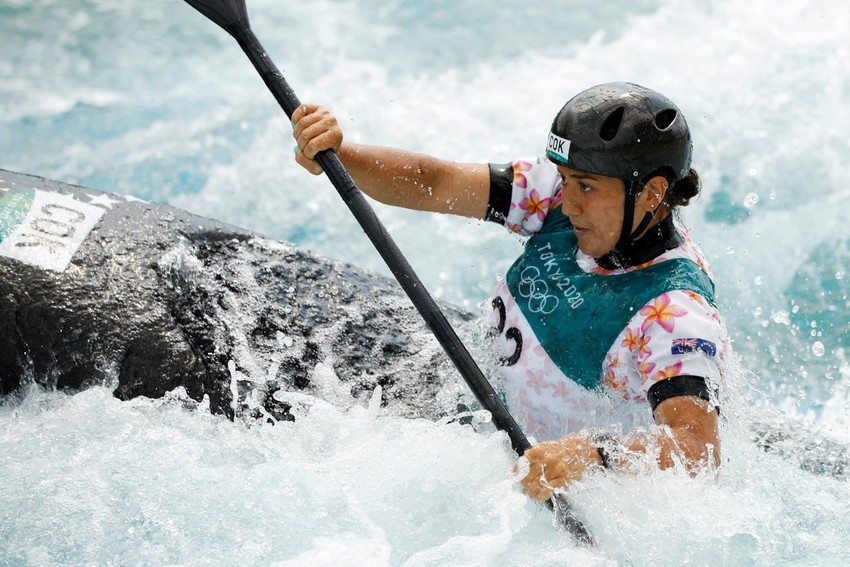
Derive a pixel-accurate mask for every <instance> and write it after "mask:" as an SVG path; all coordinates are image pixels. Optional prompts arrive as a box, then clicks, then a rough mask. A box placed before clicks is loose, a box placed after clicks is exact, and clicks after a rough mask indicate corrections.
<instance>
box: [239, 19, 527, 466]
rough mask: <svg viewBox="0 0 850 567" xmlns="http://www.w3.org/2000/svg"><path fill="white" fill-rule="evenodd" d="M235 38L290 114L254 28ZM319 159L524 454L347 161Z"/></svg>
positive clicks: (289, 102) (329, 153)
mask: <svg viewBox="0 0 850 567" xmlns="http://www.w3.org/2000/svg"><path fill="white" fill-rule="evenodd" d="M234 37H235V38H236V40H237V41H238V42H239V45H240V46H241V47H242V49H243V50H244V51H245V53H246V54H247V55H248V58H249V59H250V60H251V63H253V64H254V67H255V68H256V69H257V71H258V72H259V73H260V76H261V77H262V78H263V81H264V82H265V83H266V86H267V87H268V88H269V90H270V91H271V92H272V94H273V95H274V97H275V99H277V101H278V103H279V104H280V106H281V108H283V110H284V112H286V115H287V116H288V117H290V118H291V117H292V113H293V112H294V111H295V109H296V108H298V106H300V104H301V102H300V101H299V100H298V97H297V96H296V95H295V92H294V91H293V90H292V88H291V87H290V86H289V84H288V83H287V82H286V79H284V77H283V75H282V74H281V73H280V71H278V69H277V67H275V64H274V63H273V62H272V60H271V59H270V58H269V57H268V55H267V54H266V52H265V51H264V50H263V48H262V46H261V45H260V42H259V40H258V39H257V37H256V36H255V35H254V33H253V32H252V31H251V30H250V29H244V28H243V29H242V30H241V31H240V32H239V33H234ZM316 160H317V161H318V162H319V164H321V166H322V169H324V170H325V173H326V174H327V176H328V179H330V180H331V183H333V185H334V187H336V190H337V191H338V192H339V194H340V196H341V197H342V199H343V201H345V204H346V205H348V208H349V209H351V212H352V213H353V214H354V217H355V218H356V219H357V222H358V223H360V226H361V227H362V228H363V230H364V231H365V232H366V235H367V236H368V237H369V239H370V240H371V241H372V244H374V246H375V248H376V249H377V250H378V253H379V254H380V255H381V257H382V258H383V259H384V261H385V262H386V264H387V266H389V268H390V270H391V271H392V272H393V275H395V277H396V279H397V280H398V283H399V284H400V285H401V287H402V289H404V291H405V293H406V294H407V295H408V297H410V300H411V301H412V302H413V305H414V306H415V307H416V309H417V310H418V311H419V314H420V315H421V316H422V318H423V319H424V320H425V322H426V324H427V325H428V327H429V328H430V329H431V332H432V333H434V336H435V337H436V338H437V340H438V341H439V343H440V344H441V345H442V346H443V348H444V349H445V350H446V353H447V354H448V356H449V358H450V359H451V360H452V362H453V363H454V365H455V366H456V367H457V369H458V371H459V372H460V373H461V375H462V376H463V378H464V379H465V380H466V382H467V384H468V385H469V387H470V389H472V391H473V393H474V394H475V397H476V398H478V401H479V402H480V403H481V405H482V406H484V408H485V409H487V410H488V411H489V412H490V413H491V414H492V415H493V423H494V424H495V425H496V427H498V428H499V429H501V430H503V431H505V432H506V433H507V434H508V436H509V437H510V439H511V445H512V446H513V448H514V450H515V451H516V452H517V453H518V454H520V455H522V454H523V453H524V452H525V451H526V450H527V449H528V448H529V447H531V444H530V443H529V442H528V439H527V438H526V437H525V435H524V434H523V433H522V430H521V429H520V427H519V425H518V424H517V423H516V421H515V420H514V418H513V417H512V416H511V415H510V413H508V411H507V409H506V408H505V406H504V405H503V404H502V402H501V400H500V399H499V397H498V395H497V393H496V391H495V390H494V389H493V387H492V386H491V385H490V383H489V382H488V381H487V379H486V378H485V377H484V374H483V373H482V372H481V369H480V368H478V365H477V364H476V363H475V361H474V360H473V358H472V356H471V355H470V354H469V351H468V350H467V349H466V347H464V345H463V343H462V342H461V341H460V339H459V338H458V336H457V334H456V333H455V331H454V329H453V328H452V326H451V325H450V324H449V322H448V321H447V320H446V318H445V316H444V315H443V313H442V311H441V310H440V308H439V307H438V306H437V303H436V302H435V301H434V298H433V297H431V294H430V293H428V290H427V289H425V286H424V285H423V284H422V282H421V281H420V280H419V278H418V276H417V275H416V273H415V272H414V271H413V268H411V266H410V264H408V262H407V259H406V258H405V257H404V255H403V254H402V253H401V251H400V250H399V249H398V246H396V244H395V242H394V241H393V239H392V237H391V236H390V235H389V234H388V233H387V231H386V229H385V228H384V226H383V224H382V223H381V221H380V220H379V219H378V217H377V216H376V215H375V212H374V210H373V209H372V207H371V206H370V205H369V203H368V202H367V201H366V198H365V197H364V196H363V193H362V192H361V191H360V189H359V188H358V187H357V185H356V184H355V183H354V180H353V179H352V178H351V175H350V174H349V173H348V171H347V170H346V169H345V166H343V165H342V162H341V161H340V159H339V156H337V155H336V153H335V152H333V150H325V151H323V152H320V153H319V154H318V155H317V156H316Z"/></svg>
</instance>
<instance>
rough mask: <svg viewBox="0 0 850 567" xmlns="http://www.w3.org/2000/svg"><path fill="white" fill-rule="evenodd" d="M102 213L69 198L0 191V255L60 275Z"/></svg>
mask: <svg viewBox="0 0 850 567" xmlns="http://www.w3.org/2000/svg"><path fill="white" fill-rule="evenodd" d="M103 213H104V209H102V208H100V207H95V206H93V205H89V204H87V203H82V202H80V201H77V200H76V199H74V198H73V197H71V196H70V195H60V194H59V193H52V192H50V191H42V190H39V189H33V188H31V187H23V186H20V185H13V186H12V187H11V188H0V256H6V257H7V258H13V259H15V260H18V261H20V262H23V263H25V264H30V265H32V266H38V267H40V268H43V269H45V270H52V271H55V272H64V271H65V269H67V267H68V264H70V262H71V258H72V257H73V256H74V253H75V252H76V251H77V250H78V249H79V247H80V245H81V244H82V243H83V241H84V240H85V239H86V237H87V236H88V235H89V233H90V232H91V230H92V228H94V226H95V225H96V224H97V222H98V221H99V220H100V218H101V217H102V216H103Z"/></svg>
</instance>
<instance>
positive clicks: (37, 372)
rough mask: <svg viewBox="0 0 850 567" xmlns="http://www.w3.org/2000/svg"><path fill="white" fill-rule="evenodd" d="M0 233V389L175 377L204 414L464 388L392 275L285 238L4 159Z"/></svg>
mask: <svg viewBox="0 0 850 567" xmlns="http://www.w3.org/2000/svg"><path fill="white" fill-rule="evenodd" d="M0 240H2V242H0V394H2V395H9V394H11V393H14V392H16V391H18V390H19V388H20V387H21V385H22V384H26V383H29V382H35V383H38V384H40V385H42V386H45V387H48V388H58V389H63V390H69V391H76V390H80V389H84V388H86V387H90V386H92V385H94V384H100V385H102V384H106V385H111V386H112V387H114V392H115V395H116V396H117V397H119V398H122V399H129V398H133V397H136V396H148V397H161V396H163V395H164V394H165V393H167V392H170V391H172V390H174V389H175V388H178V387H183V388H185V391H186V393H187V394H188V395H189V396H190V397H191V398H192V399H193V400H196V401H200V400H203V399H207V400H208V403H209V408H210V410H211V411H212V412H214V413H223V414H226V415H228V416H229V417H230V418H233V417H235V416H254V417H258V416H259V417H265V418H268V419H275V420H288V419H293V414H292V412H291V411H290V410H291V409H292V408H291V403H290V402H288V401H287V400H286V396H281V395H280V393H282V392H296V393H300V392H303V393H306V394H310V395H312V396H316V397H318V398H321V399H324V400H327V401H330V402H332V403H335V404H341V405H348V404H352V403H358V402H359V401H360V400H362V399H368V398H369V397H370V396H371V395H372V393H373V391H375V388H376V387H377V386H381V394H382V403H383V404H384V405H388V406H391V410H392V411H394V412H396V413H398V414H400V415H408V416H423V417H431V418H435V417H440V416H443V415H445V414H446V413H447V412H449V411H452V409H453V404H454V401H455V400H456V399H457V397H458V396H459V395H460V392H461V391H462V390H463V388H462V387H461V386H459V381H458V379H457V377H456V371H455V370H454V368H453V367H452V366H451V364H450V363H449V362H448V361H447V359H446V357H445V356H444V354H443V352H442V350H441V349H440V347H439V345H438V343H437V342H436V340H435V339H434V338H433V337H432V336H431V334H430V332H429V331H428V330H427V328H426V327H425V325H424V323H423V322H422V321H421V319H420V317H419V316H418V314H417V313H416V311H415V309H414V308H413V307H412V305H411V304H410V302H409V300H408V299H407V298H406V296H404V294H403V292H402V291H401V288H400V287H399V286H398V285H397V284H396V283H395V282H394V281H393V280H391V279H389V278H386V277H383V276H378V275H375V274H373V273H369V272H366V271H364V270H362V269H359V268H357V267H355V266H352V265H349V264H345V263H341V262H336V261H332V260H328V259H326V258H322V257H320V256H318V255H316V254H313V253H311V252H309V251H306V250H303V249H299V248H297V247H295V246H293V245H290V244H285V243H280V242H275V241H271V240H269V239H266V238H263V237H261V236H259V235H256V234H253V233H250V232H247V231H245V230H241V229H239V228H236V227H233V226H229V225H225V224H222V223H218V222H216V221H212V220H209V219H204V218H200V217H198V216H195V215H191V214H189V213H186V212H184V211H180V210H177V209H174V208H171V207H168V206H164V205H159V204H154V203H148V202H144V201H140V200H137V199H133V198H128V197H125V196H121V195H117V194H104V193H100V192H98V191H94V190H90V189H85V188H82V187H77V186H71V185H67V184H63V183H57V182H53V181H49V180H46V179H42V178H38V177H33V176H28V175H22V174H17V173H12V172H8V171H3V170H0ZM10 256H11V257H10ZM63 264H64V265H63ZM444 309H445V312H446V316H447V317H448V318H449V320H450V321H451V322H452V324H453V325H455V326H456V328H458V327H462V328H464V329H466V334H469V333H474V332H475V327H476V324H475V323H472V321H474V320H475V318H474V317H473V316H471V315H470V314H469V313H466V312H463V311H461V310H459V309H456V308H453V307H451V306H444Z"/></svg>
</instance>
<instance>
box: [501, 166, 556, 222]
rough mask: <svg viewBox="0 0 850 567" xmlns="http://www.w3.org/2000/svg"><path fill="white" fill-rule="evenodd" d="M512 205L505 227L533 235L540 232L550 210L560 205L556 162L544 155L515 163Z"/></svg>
mask: <svg viewBox="0 0 850 567" xmlns="http://www.w3.org/2000/svg"><path fill="white" fill-rule="evenodd" d="M512 170H513V180H512V182H511V185H510V187H511V189H510V191H511V195H510V205H509V208H508V210H507V212H506V214H505V215H504V225H505V226H506V227H507V228H508V229H509V230H511V231H513V232H516V233H518V234H522V235H524V236H531V235H533V234H536V233H537V232H539V231H540V229H541V228H542V227H543V221H544V220H546V215H547V213H548V212H549V210H550V209H551V208H552V207H554V206H555V204H556V203H558V202H560V198H561V192H560V189H561V176H560V174H559V173H558V170H557V168H556V166H555V164H553V163H552V162H550V161H549V160H548V159H546V157H545V156H541V157H538V158H535V159H531V160H523V159H520V160H517V161H515V162H513V167H512Z"/></svg>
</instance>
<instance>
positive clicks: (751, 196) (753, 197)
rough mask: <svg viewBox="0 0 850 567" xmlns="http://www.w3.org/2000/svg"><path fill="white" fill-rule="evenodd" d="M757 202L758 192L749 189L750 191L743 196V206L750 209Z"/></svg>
mask: <svg viewBox="0 0 850 567" xmlns="http://www.w3.org/2000/svg"><path fill="white" fill-rule="evenodd" d="M758 202H759V194H758V193H753V192H752V191H751V192H749V193H747V194H746V196H745V197H744V207H746V208H748V209H752V208H753V207H755V206H756V205H757V204H758Z"/></svg>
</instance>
